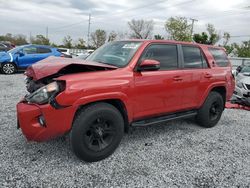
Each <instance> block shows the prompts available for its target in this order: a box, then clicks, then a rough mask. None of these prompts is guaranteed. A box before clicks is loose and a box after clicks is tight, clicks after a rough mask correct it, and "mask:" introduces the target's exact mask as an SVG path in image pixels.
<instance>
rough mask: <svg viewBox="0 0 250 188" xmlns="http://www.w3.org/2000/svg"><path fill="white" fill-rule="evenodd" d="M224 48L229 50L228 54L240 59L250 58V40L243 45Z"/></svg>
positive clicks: (235, 44)
mask: <svg viewBox="0 0 250 188" xmlns="http://www.w3.org/2000/svg"><path fill="white" fill-rule="evenodd" d="M224 47H225V49H226V50H227V53H228V54H232V55H234V56H238V57H249V58H250V40H248V41H243V42H242V43H241V44H237V43H233V44H231V45H227V46H224Z"/></svg>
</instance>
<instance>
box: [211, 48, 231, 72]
mask: <svg viewBox="0 0 250 188" xmlns="http://www.w3.org/2000/svg"><path fill="white" fill-rule="evenodd" d="M208 50H209V52H210V53H211V54H212V56H213V58H214V60H215V63H216V64H217V65H218V66H219V67H227V66H228V64H229V62H228V59H227V54H226V53H225V52H224V50H222V49H216V48H209V49H208Z"/></svg>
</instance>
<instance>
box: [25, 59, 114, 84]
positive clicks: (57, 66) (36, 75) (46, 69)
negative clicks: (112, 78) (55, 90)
mask: <svg viewBox="0 0 250 188" xmlns="http://www.w3.org/2000/svg"><path fill="white" fill-rule="evenodd" d="M72 65H76V66H79V67H82V68H83V69H84V68H85V67H102V68H109V69H117V67H115V66H112V65H107V64H102V63H97V62H91V61H84V60H81V59H71V58H62V57H52V56H51V57H48V58H46V59H44V60H42V61H39V62H37V63H35V64H33V65H31V66H29V67H28V68H27V70H26V72H25V73H24V74H25V75H26V76H28V77H32V78H33V80H40V79H41V78H45V77H48V76H50V75H53V74H56V73H58V72H59V71H61V70H62V69H64V68H66V67H70V66H72ZM83 72H84V71H83Z"/></svg>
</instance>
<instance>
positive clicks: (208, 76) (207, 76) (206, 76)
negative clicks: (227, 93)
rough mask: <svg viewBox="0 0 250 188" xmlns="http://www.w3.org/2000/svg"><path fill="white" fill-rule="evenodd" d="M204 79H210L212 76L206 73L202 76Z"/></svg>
mask: <svg viewBox="0 0 250 188" xmlns="http://www.w3.org/2000/svg"><path fill="white" fill-rule="evenodd" d="M204 77H205V78H212V75H211V74H209V73H207V72H206V73H205V75H204Z"/></svg>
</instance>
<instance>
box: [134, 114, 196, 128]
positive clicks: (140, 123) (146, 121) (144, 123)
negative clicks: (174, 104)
mask: <svg viewBox="0 0 250 188" xmlns="http://www.w3.org/2000/svg"><path fill="white" fill-rule="evenodd" d="M195 115H197V110H191V111H185V112H177V113H174V114H168V115H165V116H160V117H153V118H148V119H143V120H139V121H135V122H133V123H132V124H131V126H133V127H143V126H148V125H152V124H156V123H162V122H167V121H170V120H175V119H182V118H189V117H193V116H195Z"/></svg>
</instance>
